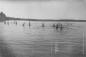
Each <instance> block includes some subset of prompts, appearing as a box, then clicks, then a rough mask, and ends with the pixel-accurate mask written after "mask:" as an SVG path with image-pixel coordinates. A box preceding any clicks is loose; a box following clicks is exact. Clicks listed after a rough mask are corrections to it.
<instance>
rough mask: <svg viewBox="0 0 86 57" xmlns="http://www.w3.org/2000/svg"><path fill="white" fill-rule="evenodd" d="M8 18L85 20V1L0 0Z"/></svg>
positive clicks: (0, 8) (0, 4) (1, 7)
mask: <svg viewBox="0 0 86 57" xmlns="http://www.w3.org/2000/svg"><path fill="white" fill-rule="evenodd" d="M0 11H3V12H4V13H5V14H6V15H7V16H9V17H17V18H35V19H63V18H64V19H86V16H85V15H86V0H0Z"/></svg>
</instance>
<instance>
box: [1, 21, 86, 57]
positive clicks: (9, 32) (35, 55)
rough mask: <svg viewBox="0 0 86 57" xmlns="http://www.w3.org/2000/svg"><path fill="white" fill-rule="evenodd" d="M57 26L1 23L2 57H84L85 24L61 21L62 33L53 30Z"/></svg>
mask: <svg viewBox="0 0 86 57" xmlns="http://www.w3.org/2000/svg"><path fill="white" fill-rule="evenodd" d="M43 23H44V25H45V26H44V27H42V24H43ZM54 23H58V22H37V21H36V22H35V21H31V22H30V25H29V22H28V21H6V22H1V23H0V44H1V45H0V51H1V52H0V54H1V57H5V56H7V57H85V56H86V51H85V50H86V49H85V46H86V44H85V43H86V42H85V41H86V36H85V35H86V23H85V22H61V23H62V24H64V26H65V28H64V29H63V30H62V31H60V30H56V29H55V28H53V27H52V24H54ZM71 24H72V25H71ZM6 52H7V53H6Z"/></svg>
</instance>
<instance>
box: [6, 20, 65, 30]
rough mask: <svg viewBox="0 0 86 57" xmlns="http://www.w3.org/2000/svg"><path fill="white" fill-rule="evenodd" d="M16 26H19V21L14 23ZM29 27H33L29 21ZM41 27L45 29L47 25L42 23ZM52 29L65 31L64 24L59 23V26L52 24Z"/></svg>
mask: <svg viewBox="0 0 86 57" xmlns="http://www.w3.org/2000/svg"><path fill="white" fill-rule="evenodd" d="M6 23H7V24H9V22H4V24H6ZM14 24H16V25H17V24H18V23H17V21H15V22H14ZM22 26H23V27H24V26H25V23H23V24H22ZM28 26H29V27H30V26H31V22H30V21H29V23H28ZM41 27H45V24H44V23H42V25H41ZM52 27H53V28H55V29H56V30H60V31H62V30H63V29H64V26H63V24H62V23H57V24H52Z"/></svg>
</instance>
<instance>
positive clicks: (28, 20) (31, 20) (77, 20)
mask: <svg viewBox="0 0 86 57" xmlns="http://www.w3.org/2000/svg"><path fill="white" fill-rule="evenodd" d="M6 20H20V21H44V22H46V21H49V22H50V21H51V22H86V20H65V19H63V20H48V19H6Z"/></svg>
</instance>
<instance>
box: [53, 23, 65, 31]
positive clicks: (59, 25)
mask: <svg viewBox="0 0 86 57" xmlns="http://www.w3.org/2000/svg"><path fill="white" fill-rule="evenodd" d="M53 27H55V28H56V30H60V31H62V30H63V29H64V26H63V24H61V23H57V24H53Z"/></svg>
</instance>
